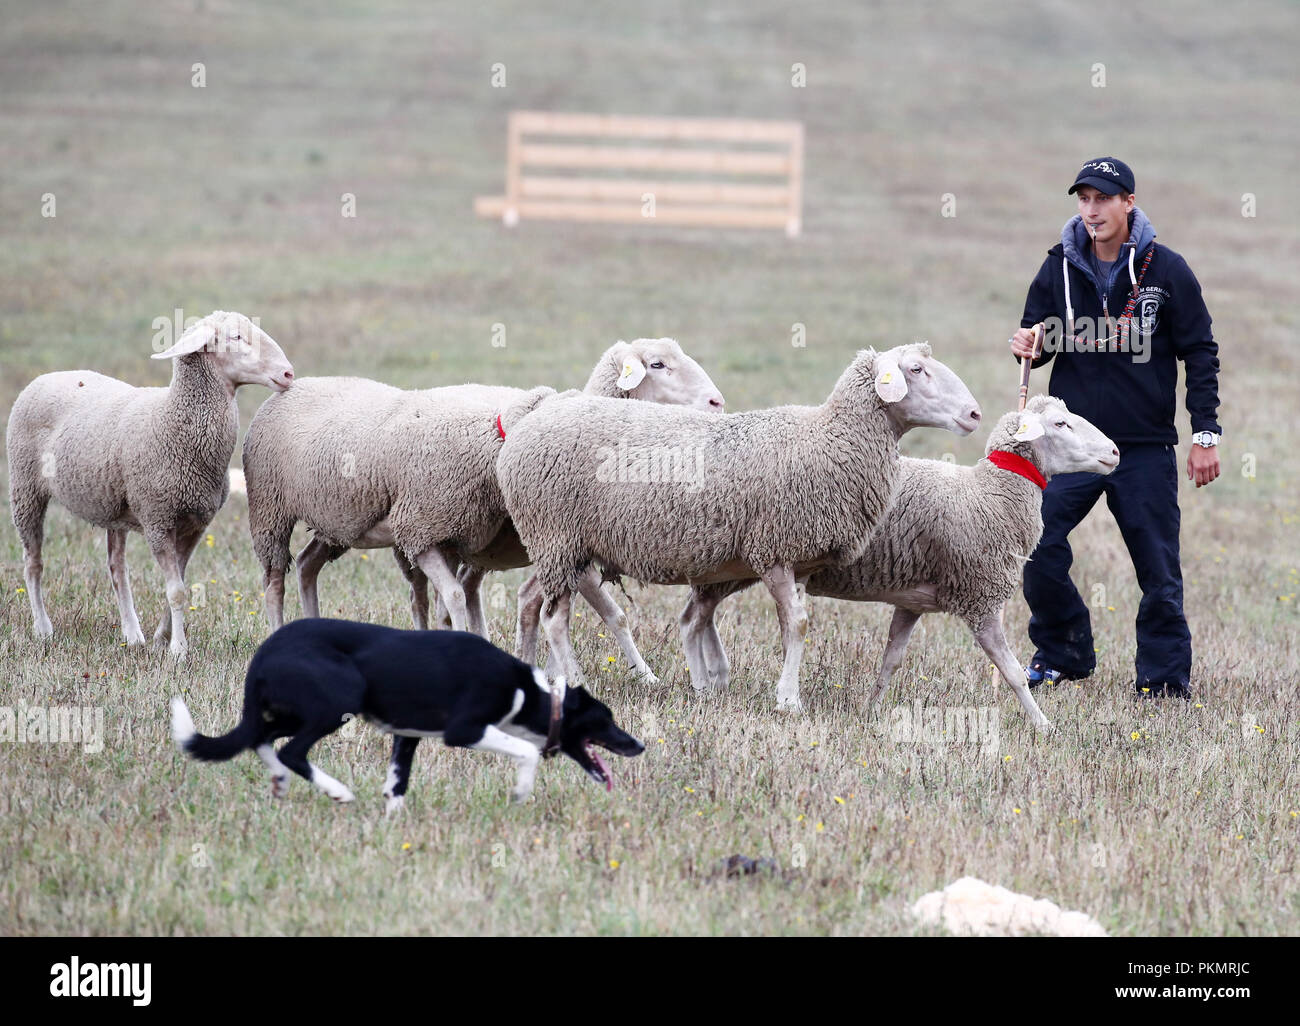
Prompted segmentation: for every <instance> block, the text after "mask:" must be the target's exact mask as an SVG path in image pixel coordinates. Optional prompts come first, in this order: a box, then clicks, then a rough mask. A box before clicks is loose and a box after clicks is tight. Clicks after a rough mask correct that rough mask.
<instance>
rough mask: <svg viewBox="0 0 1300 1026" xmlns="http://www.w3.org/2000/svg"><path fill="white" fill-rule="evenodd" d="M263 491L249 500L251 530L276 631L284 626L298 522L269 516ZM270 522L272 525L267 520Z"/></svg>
mask: <svg viewBox="0 0 1300 1026" xmlns="http://www.w3.org/2000/svg"><path fill="white" fill-rule="evenodd" d="M259 494H260V493H259V491H258V490H257V489H253V490H252V492H251V493H250V494H249V497H248V527H249V531H250V532H251V533H252V535H253V551H254V552H255V553H256V554H257V560H258V562H259V563H261V564H262V592H263V595H264V596H265V599H266V623H267V626H268V627H270V629H271V630H273V631H278V630H279V629H280V628H281V627H282V626H283V625H284V572H285V570H286V569H287V568H288V566H289V539H290V538H291V537H292V536H293V525H294V524H295V523H296V521H294V520H292V519H290V518H288V517H278V516H277V517H275V518H272V517H269V516H268V514H267V511H266V510H265V509H264V506H263V504H262V503H261V502H259V501H258V496H259ZM268 520H270V521H271V522H270V523H267V522H266V521H268Z"/></svg>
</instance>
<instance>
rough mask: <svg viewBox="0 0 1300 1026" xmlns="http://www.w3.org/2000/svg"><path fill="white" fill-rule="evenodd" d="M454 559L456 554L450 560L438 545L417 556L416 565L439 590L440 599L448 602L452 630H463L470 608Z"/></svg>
mask: <svg viewBox="0 0 1300 1026" xmlns="http://www.w3.org/2000/svg"><path fill="white" fill-rule="evenodd" d="M454 561H455V557H454V556H453V557H451V559H450V560H449V559H448V557H447V555H446V554H445V553H443V552H442V550H440V549H439V548H438V547H437V546H436V545H435V546H433V547H432V548H428V549H425V550H424V551H423V552H421V553H420V554H419V555H418V556H416V557H415V565H416V566H418V567H419V568H420V569H421V570H423V571H424V573H425V575H426V576H427V577H428V578H429V583H431V584H432V585H433V587H434V589H435V590H436V591H437V592H438V599H439V600H440V601H442V602H445V603H446V604H447V613H448V615H450V617H451V627H452V630H456V631H463V630H465V627H466V623H467V621H468V619H469V610H468V609H467V608H466V605H465V589H464V588H463V587H462V586H461V583H460V581H458V580H457V579H456V571H455V570H454V569H453V563H454Z"/></svg>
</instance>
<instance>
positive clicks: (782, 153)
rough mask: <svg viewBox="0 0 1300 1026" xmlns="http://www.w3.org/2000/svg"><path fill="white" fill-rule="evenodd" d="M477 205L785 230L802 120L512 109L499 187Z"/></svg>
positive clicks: (573, 217) (478, 208) (799, 163)
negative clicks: (502, 191)
mask: <svg viewBox="0 0 1300 1026" xmlns="http://www.w3.org/2000/svg"><path fill="white" fill-rule="evenodd" d="M557 139H558V140H564V141H556V140H557ZM537 172H541V173H537ZM650 175H653V176H654V177H649V176H650ZM661 175H664V176H665V177H659V176H661ZM669 176H671V177H669ZM754 179H758V181H754ZM474 210H475V212H476V213H478V214H479V215H480V216H482V217H499V218H501V220H502V221H503V222H504V223H505V224H506V225H507V226H509V227H513V226H514V225H516V224H518V222H519V220H520V218H529V219H538V220H552V221H607V222H623V223H640V222H645V223H651V224H675V225H709V226H714V227H726V228H783V229H785V232H786V234H787V235H790V236H795V235H798V234H799V232H800V229H801V227H802V221H803V124H802V123H801V122H798V121H753V120H749V121H737V120H722V119H715V118H655V117H624V116H620V115H613V114H560V113H550V112H544V111H512V112H511V113H510V118H509V123H508V125H507V129H506V192H505V195H504V196H479V197H476V198H475V200H474Z"/></svg>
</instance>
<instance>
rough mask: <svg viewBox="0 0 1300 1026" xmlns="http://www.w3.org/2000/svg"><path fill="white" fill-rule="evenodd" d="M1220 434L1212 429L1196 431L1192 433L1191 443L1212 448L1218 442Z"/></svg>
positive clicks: (1203, 447) (1204, 447)
mask: <svg viewBox="0 0 1300 1026" xmlns="http://www.w3.org/2000/svg"><path fill="white" fill-rule="evenodd" d="M1221 437H1222V436H1221V435H1216V434H1215V433H1214V432H1213V431H1198V432H1196V434H1194V435H1192V444H1193V445H1199V446H1200V447H1201V448H1202V449H1213V448H1214V447H1215V446H1216V445H1218V444H1219V439H1220V438H1221Z"/></svg>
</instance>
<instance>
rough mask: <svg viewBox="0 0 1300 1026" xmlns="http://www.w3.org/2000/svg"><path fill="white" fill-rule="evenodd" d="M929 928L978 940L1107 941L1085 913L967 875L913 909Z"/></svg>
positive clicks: (932, 893) (921, 900)
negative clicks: (939, 927)
mask: <svg viewBox="0 0 1300 1026" xmlns="http://www.w3.org/2000/svg"><path fill="white" fill-rule="evenodd" d="M911 911H912V914H913V915H914V916H916V917H917V918H918V919H920V920H921V922H922V923H924V924H926V925H927V926H936V925H942V926H943V927H944V928H946V929H947V930H948V932H949V933H954V934H959V935H966V936H969V935H972V934H973V935H975V936H978V937H1019V936H1022V935H1024V934H1046V935H1049V936H1057V937H1105V936H1106V931H1105V929H1103V928H1102V925H1101V924H1100V923H1099V922H1097V920H1095V919H1093V918H1092V917H1091V916H1089V915H1087V914H1085V913H1083V912H1066V911H1063V910H1062V909H1061V908H1060V906H1058V905H1055V904H1053V903H1052V902H1050V901H1048V900H1047V899H1046V898H1038V899H1037V900H1035V899H1034V898H1031V897H1029V896H1028V895H1026V894H1017V893H1016V892H1015V891H1009V890H1007V889H1006V888H1005V887H997V886H995V885H993V884H987V883H985V882H984V881H983V880H977V879H975V878H974V877H973V876H963V877H962V878H961V879H960V880H958V881H956V882H955V883H950V884H949V885H948V886H947V887H945V888H944V889H943V890H941V891H931V892H930V893H929V894H926V895H924V896H923V897H921V898H920V899H918V900H917V902H916V903H915V904H914V905H913V906H912V908H911Z"/></svg>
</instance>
